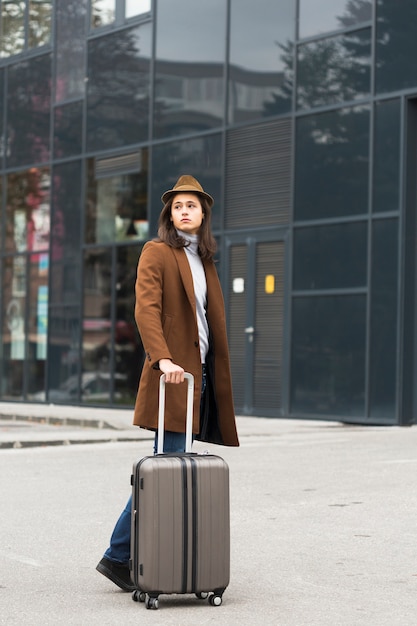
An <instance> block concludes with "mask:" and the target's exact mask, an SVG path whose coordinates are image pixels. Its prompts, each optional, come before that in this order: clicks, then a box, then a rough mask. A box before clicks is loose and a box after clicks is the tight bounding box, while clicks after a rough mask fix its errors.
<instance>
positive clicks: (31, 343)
mask: <svg viewBox="0 0 417 626" xmlns="http://www.w3.org/2000/svg"><path fill="white" fill-rule="evenodd" d="M48 272H49V255H48V254H45V253H40V254H31V255H30V256H29V285H30V287H29V290H28V294H27V295H28V298H29V307H28V333H27V337H28V354H27V359H26V361H27V393H28V394H33V393H36V392H39V391H42V390H44V389H45V361H46V354H47V334H48Z"/></svg>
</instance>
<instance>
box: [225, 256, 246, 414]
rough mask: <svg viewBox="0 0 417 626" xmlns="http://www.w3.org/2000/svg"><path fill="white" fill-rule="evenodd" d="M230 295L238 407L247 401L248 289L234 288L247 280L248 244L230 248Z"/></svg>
mask: <svg viewBox="0 0 417 626" xmlns="http://www.w3.org/2000/svg"><path fill="white" fill-rule="evenodd" d="M230 267H231V276H230V284H231V287H232V288H231V290H230V296H229V298H230V299H229V347H230V365H231V370H232V382H233V394H234V401H235V405H236V407H239V409H241V407H242V406H243V405H244V403H245V367H246V352H245V346H246V336H245V326H246V290H243V291H239V290H236V289H234V288H233V281H234V280H235V279H238V280H240V279H243V284H245V283H246V280H247V252H246V245H238V246H233V247H231V249H230Z"/></svg>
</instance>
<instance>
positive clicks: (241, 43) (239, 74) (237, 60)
mask: <svg viewBox="0 0 417 626" xmlns="http://www.w3.org/2000/svg"><path fill="white" fill-rule="evenodd" d="M294 11H295V3H294V2H293V0H284V1H281V2H276V1H275V0H268V1H267V2H263V3H262V9H261V10H260V7H259V5H258V4H256V3H251V2H249V3H242V2H241V1H240V0H232V3H231V17H230V52H229V59H230V66H229V107H228V110H229V122H230V123H233V122H246V121H248V120H251V119H254V118H259V117H265V116H268V115H277V114H279V113H284V112H286V111H289V110H290V109H291V103H292V69H293V68H292V57H293V54H292V51H293V46H294V43H293V42H294V29H295V15H294Z"/></svg>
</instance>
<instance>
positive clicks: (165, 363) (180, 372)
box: [159, 359, 184, 384]
mask: <svg viewBox="0 0 417 626" xmlns="http://www.w3.org/2000/svg"><path fill="white" fill-rule="evenodd" d="M159 369H160V370H161V372H162V373H163V374H165V382H166V383H175V384H179V383H182V382H184V369H183V368H182V367H180V366H179V365H176V364H175V363H173V362H172V361H171V359H161V360H160V361H159Z"/></svg>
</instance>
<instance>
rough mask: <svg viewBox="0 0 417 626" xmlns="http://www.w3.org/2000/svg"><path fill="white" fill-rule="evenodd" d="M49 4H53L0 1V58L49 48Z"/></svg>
mask: <svg viewBox="0 0 417 626" xmlns="http://www.w3.org/2000/svg"><path fill="white" fill-rule="evenodd" d="M52 4H53V3H52V0H26V1H25V0H2V1H1V2H0V5H1V20H0V26H1V31H0V56H3V57H9V56H11V55H13V54H19V53H20V52H23V51H24V50H25V49H26V48H38V47H39V46H43V45H45V44H49V43H50V40H51V25H52ZM26 33H27V40H26Z"/></svg>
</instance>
